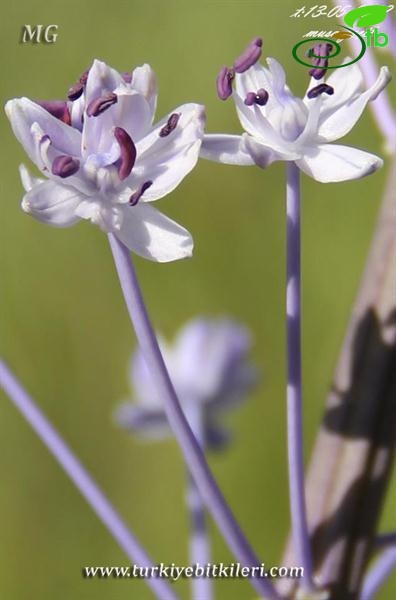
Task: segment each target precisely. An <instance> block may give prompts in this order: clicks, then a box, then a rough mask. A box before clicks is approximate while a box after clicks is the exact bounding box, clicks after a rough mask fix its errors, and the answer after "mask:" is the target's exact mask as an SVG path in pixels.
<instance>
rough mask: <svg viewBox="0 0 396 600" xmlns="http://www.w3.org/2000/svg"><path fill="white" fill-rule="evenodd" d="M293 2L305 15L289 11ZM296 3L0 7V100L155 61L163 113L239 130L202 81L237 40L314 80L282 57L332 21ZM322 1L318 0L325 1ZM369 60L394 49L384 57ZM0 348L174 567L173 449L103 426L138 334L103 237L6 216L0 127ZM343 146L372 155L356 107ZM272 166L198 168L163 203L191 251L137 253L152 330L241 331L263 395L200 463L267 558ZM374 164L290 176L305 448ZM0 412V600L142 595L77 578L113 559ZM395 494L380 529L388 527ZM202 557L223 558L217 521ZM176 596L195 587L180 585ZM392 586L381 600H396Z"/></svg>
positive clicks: (276, 241)
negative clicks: (256, 40)
mask: <svg viewBox="0 0 396 600" xmlns="http://www.w3.org/2000/svg"><path fill="white" fill-rule="evenodd" d="M301 5H302V3H301ZM298 6H300V4H299V3H296V2H294V1H291V0H287V1H286V0H285V1H283V2H277V1H275V0H274V1H267V0H257V1H256V0H211V1H209V0H201V1H199V2H197V1H195V2H193V1H192V0H183V1H182V0H164V1H162V0H129V1H126V0H115V2H105V1H104V0H96V2H92V1H87V2H77V1H76V0H69V2H60V1H59V0H53V1H52V2H44V1H42V0H36V1H35V2H27V0H21V1H19V2H12V3H8V4H7V6H6V7H5V8H3V19H2V35H1V38H0V45H1V56H2V59H1V60H2V70H1V73H2V76H1V83H0V85H1V100H2V103H3V104H4V102H5V101H6V100H7V99H8V98H11V97H15V96H22V95H26V96H28V97H30V98H43V99H44V98H59V97H62V96H64V95H65V93H66V90H67V89H68V87H69V86H70V85H71V84H72V83H74V81H75V80H76V78H77V77H78V76H79V74H80V73H82V72H83V71H84V70H85V69H86V68H87V67H88V66H89V64H90V63H91V61H92V59H93V58H95V57H97V58H101V59H103V60H105V61H106V62H108V63H109V64H111V65H114V66H115V67H116V68H117V69H119V70H127V69H131V68H132V67H134V66H137V65H139V64H141V63H143V62H148V63H150V64H151V65H152V66H153V68H154V69H155V71H156V73H157V76H158V80H159V89H160V96H159V107H158V115H159V116H161V115H163V114H165V113H166V112H167V111H169V110H171V109H172V108H174V107H175V106H177V105H178V104H180V103H183V102H186V101H196V102H201V103H203V104H205V105H206V106H207V115H208V126H207V129H208V131H211V132H216V131H225V132H239V131H240V126H239V124H238V121H237V118H236V115H235V110H234V106H233V103H232V101H229V102H226V103H223V102H220V101H219V100H218V99H217V97H216V93H215V85H214V82H215V77H216V74H217V72H218V69H219V67H220V66H221V65H223V64H231V63H232V61H233V59H234V57H235V56H236V55H237V54H238V53H240V51H241V50H243V48H244V47H245V46H246V44H247V42H248V41H249V40H250V39H251V38H252V37H253V36H256V35H261V36H263V38H264V54H269V55H273V56H275V57H277V58H278V59H279V60H281V62H282V63H283V64H284V65H285V68H286V69H287V72H288V80H289V83H290V85H291V86H292V88H293V90H294V91H296V92H300V93H301V94H303V92H304V89H305V86H306V84H307V79H308V77H307V71H306V69H305V68H304V67H302V66H301V65H299V64H297V63H296V62H295V61H294V60H293V58H292V57H291V48H292V47H293V45H294V44H295V43H296V42H297V41H298V40H299V39H300V37H301V35H302V34H303V33H305V32H307V31H309V30H310V29H330V28H331V27H330V26H329V24H330V23H333V22H334V21H333V20H331V19H327V18H321V19H320V18H319V19H315V20H314V19H311V18H306V19H304V18H300V19H296V18H289V15H290V14H291V13H292V12H294V10H295V9H296V8H298ZM329 8H330V3H329ZM27 23H28V24H32V25H34V24H37V23H42V24H50V23H55V24H58V25H59V37H58V40H57V42H56V43H55V44H52V45H51V44H47V45H45V44H42V45H38V44H21V43H19V39H20V31H21V27H22V26H23V25H24V24H27ZM378 59H379V61H380V62H381V63H382V64H385V63H389V62H390V56H389V55H388V54H386V53H385V52H383V53H380V52H378ZM0 127H1V147H2V152H1V156H2V173H1V183H0V185H1V192H2V193H1V204H0V215H1V237H0V315H1V316H0V340H1V353H2V355H3V356H5V357H6V359H7V361H8V362H9V364H10V365H11V366H12V368H13V369H14V370H15V371H16V373H17V374H18V375H19V376H20V378H21V379H22V380H23V382H24V383H25V385H26V386H27V387H28V389H29V390H30V391H31V392H32V394H33V395H34V396H35V397H36V399H37V400H38V402H39V404H40V406H41V407H42V408H43V409H44V410H45V411H46V413H47V414H48V416H49V417H50V418H51V419H52V420H53V422H54V423H55V424H56V426H57V427H58V428H59V430H61V432H62V433H63V435H64V436H65V438H66V440H68V441H69V442H70V444H71V446H72V448H73V449H74V450H75V451H76V452H77V453H78V454H79V456H80V457H81V459H82V460H83V461H84V462H85V464H86V465H87V467H88V468H89V469H90V470H91V472H92V473H93V475H94V476H95V478H96V479H97V480H98V482H99V483H100V484H101V485H102V486H103V488H104V489H105V490H106V492H107V494H108V496H109V497H110V498H111V499H112V501H113V502H114V504H115V505H116V506H117V507H118V508H119V510H120V511H121V513H122V514H123V515H124V516H125V518H126V520H127V521H128V522H129V523H130V525H131V527H133V528H134V530H135V532H136V533H137V535H138V536H139V537H140V539H141V540H142V541H143V542H144V544H145V545H146V546H147V549H148V550H149V552H150V553H151V554H152V556H153V557H154V560H156V561H158V562H159V561H162V562H165V563H171V562H175V563H176V564H187V562H188V556H187V518H186V514H185V509H184V483H185V473H184V468H183V464H182V460H181V458H180V454H179V452H178V449H177V447H176V445H175V443H173V442H171V441H169V442H166V443H164V444H162V445H161V446H160V445H145V444H141V443H138V442H136V441H135V440H133V439H131V438H128V436H127V435H126V434H125V432H123V431H120V430H118V429H117V428H116V427H115V426H114V425H113V423H112V418H111V414H112V411H113V409H114V407H115V405H116V403H117V402H118V401H119V400H120V399H121V398H123V397H125V396H126V394H127V390H128V388H127V378H126V369H127V363H128V360H129V357H130V354H131V351H132V349H133V347H134V344H135V340H134V336H133V333H132V330H131V326H130V323H129V320H128V316H127V313H126V310H125V307H124V302H123V298H122V295H121V292H120V289H119V287H118V284H117V279H116V275H115V272H114V267H113V264H112V259H111V255H110V251H109V248H108V244H107V239H106V236H105V235H104V234H103V233H102V232H101V231H99V230H98V229H96V228H95V227H93V226H92V225H90V224H88V223H82V224H80V225H78V226H75V227H73V228H70V229H66V230H56V229H52V228H50V227H47V226H45V225H42V224H41V223H38V222H35V221H34V220H33V219H31V218H29V217H28V216H26V215H25V214H24V213H22V211H21V210H20V208H19V203H20V199H21V195H22V188H21V184H20V182H19V177H18V173H17V166H18V164H19V163H20V162H21V161H25V160H26V159H25V156H24V152H23V150H22V149H21V148H20V147H19V145H18V143H17V142H16V140H15V139H14V137H13V135H12V133H11V129H10V127H9V124H8V122H7V119H6V117H5V116H4V115H3V116H2V118H1V119H0ZM347 142H349V143H351V144H356V145H357V146H358V147H362V148H367V149H369V150H370V151H373V152H377V153H379V154H381V152H382V148H381V139H380V136H379V134H378V133H377V131H376V128H375V125H374V122H373V120H372V118H371V116H370V114H368V113H367V114H365V116H364V117H363V119H362V120H361V122H360V123H359V125H358V126H357V127H356V128H355V130H354V132H353V133H352V134H351V135H350V136H349V139H348V140H347ZM284 171H285V168H284V165H282V164H276V165H274V166H272V167H271V168H270V169H269V170H268V171H267V172H263V171H261V170H259V169H258V168H242V167H241V168H237V167H235V168H233V167H227V166H222V165H216V164H213V163H208V162H205V161H202V162H200V163H199V164H198V167H197V168H196V169H195V171H194V172H193V173H192V174H191V176H190V177H188V178H187V179H186V180H185V181H184V182H183V184H182V185H181V186H180V187H179V188H178V189H177V190H176V191H175V192H174V193H173V194H172V195H171V196H170V197H169V198H166V199H164V200H162V201H160V203H159V204H158V206H159V207H160V208H161V209H162V210H163V211H164V212H166V213H167V214H169V215H171V216H172V217H174V218H175V219H176V220H178V221H179V222H180V223H182V224H184V225H185V226H186V227H187V228H188V229H189V230H190V231H191V232H192V233H193V235H194V239H195V254H194V258H193V259H192V260H189V261H184V262H180V263H175V264H169V265H157V264H151V263H149V262H144V261H143V260H140V259H137V260H136V262H137V266H138V271H139V275H140V277H141V282H142V286H143V289H144V293H145V296H146V298H147V302H148V305H149V308H150V311H151V314H152V318H153V320H154V323H155V325H156V327H157V328H158V329H159V330H161V331H162V332H163V333H164V334H165V335H166V336H172V335H173V334H174V332H175V331H176V330H177V328H178V327H179V326H180V325H181V324H182V323H183V322H184V321H185V320H186V319H189V318H191V317H192V316H194V315H197V314H209V315H212V314H214V315H217V314H229V315H231V316H234V317H235V318H237V319H240V320H241V321H242V322H244V323H246V324H247V325H248V326H249V327H250V328H251V329H252V331H253V332H254V338H255V347H254V359H255V361H256V363H257V364H258V365H259V366H260V368H261V369H262V372H263V378H262V385H261V387H260V389H259V390H258V391H257V393H256V394H255V395H254V396H253V397H252V398H251V399H250V401H249V402H248V403H246V405H245V406H244V407H243V408H241V410H240V411H239V412H238V413H236V414H235V415H234V416H233V417H232V420H233V422H232V426H233V429H234V430H235V444H234V445H232V447H231V448H230V449H229V450H228V451H227V453H226V454H224V455H219V456H215V457H212V458H211V465H212V467H213V469H214V472H215V474H216V476H217V477H218V480H219V482H220V484H221V486H222V488H223V489H224V491H225V494H226V496H227V498H228V499H229V501H230V503H231V505H232V507H233V509H234V511H235V513H236V515H237V517H238V519H239V520H240V522H241V524H242V526H243V527H244V529H245V531H246V533H247V535H248V536H249V537H250V539H251V540H252V542H253V544H254V546H255V548H256V549H257V551H258V552H259V553H260V556H262V557H263V560H264V561H265V562H266V563H267V564H268V565H270V564H277V562H278V561H279V559H280V556H281V552H282V547H283V543H284V540H285V536H286V534H287V531H288V527H289V516H288V503H287V477H286V454H285V401H284V374H285V362H284V358H285V348H284V308H285V306H284V292H285V290H284V283H285V282H284V267H285V264H284V262H285V260H284V259H285V256H284V242H285V206H284V204H285V202H284V184H285V181H284V175H285V173H284ZM386 174H387V167H386V166H385V168H384V169H383V170H382V171H381V172H379V173H377V174H375V175H374V176H371V177H369V178H367V179H365V180H362V181H356V182H349V183H345V184H330V185H323V184H319V183H316V182H314V181H312V180H308V178H306V177H304V178H303V265H304V267H303V268H304V281H303V285H304V292H303V302H304V388H305V408H306V411H305V426H306V450H307V452H308V451H309V450H310V448H311V446H312V442H313V439H314V436H315V430H316V428H317V425H318V422H319V420H320V417H321V413H322V406H323V402H324V398H325V395H326V390H327V388H328V384H329V381H330V378H331V374H332V371H333V367H334V363H335V360H336V357H337V351H338V349H339V347H340V343H341V340H342V337H343V331H344V327H345V325H346V322H347V319H348V314H349V310H350V307H351V305H352V302H353V298H354V294H355V291H356V288H357V284H358V281H359V277H360V273H361V270H362V267H363V264H364V260H365V255H366V252H367V249H368V245H369V241H370V237H371V233H372V229H373V226H374V223H375V219H376V212H377V209H378V205H379V202H380V196H381V193H382V190H383V186H384V183H385V180H386ZM0 400H1V402H0V475H1V480H2V485H1V487H2V491H1V494H0V528H1V532H2V533H1V544H0V595H1V597H2V598H7V599H10V600H16V599H18V600H53V599H54V598H56V599H57V600H70V599H73V600H77V599H78V600H102V599H103V600H108V599H109V598H111V599H112V600H124V599H127V598H139V600H144V599H145V598H147V599H148V598H151V597H152V595H151V592H149V590H148V588H147V587H146V586H145V584H144V583H143V582H138V581H131V580H123V581H122V580H113V579H111V580H85V579H83V577H82V576H81V569H82V567H83V566H86V565H127V564H128V560H126V558H125V556H124V555H123V553H122V552H121V551H120V550H119V548H118V547H117V545H116V544H115V542H114V541H113V540H112V539H111V538H110V536H109V535H108V533H107V532H106V531H105V529H104V528H103V526H102V525H101V523H99V522H98V520H97V519H96V517H95V516H94V515H93V514H92V513H91V511H90V509H89V508H88V507H87V505H86V503H85V502H84V501H83V500H82V499H81V497H80V496H79V494H78V493H77V492H76V490H75V489H74V487H73V485H72V484H71V483H70V482H69V481H68V479H67V478H66V477H65V475H64V474H63V473H62V472H61V471H60V469H59V468H58V466H57V465H56V464H55V462H54V460H53V459H52V458H51V457H50V456H49V455H48V452H47V451H46V449H45V448H44V447H43V445H42V443H41V442H40V441H39V440H38V439H37V438H36V436H35V435H34V434H33V433H32V432H31V430H30V429H29V427H28V426H27V425H26V423H25V422H24V421H23V420H22V418H21V417H20V415H19V414H17V412H16V410H15V409H14V407H13V406H12V405H11V404H10V403H9V402H8V400H7V399H6V398H5V397H4V396H3V395H2V396H1V399H0ZM395 502H396V494H395V490H394V489H393V491H392V492H391V496H390V499H389V503H388V506H389V508H388V510H387V512H386V516H385V523H384V527H385V525H387V526H388V527H394V526H395V524H396V514H395V511H394V510H392V506H394V504H395ZM213 537H214V550H213V558H214V560H216V561H217V562H220V561H223V562H225V561H229V560H231V555H230V553H229V552H228V550H227V549H226V548H225V545H224V543H223V541H222V539H221V538H220V536H219V534H218V533H217V532H215V530H214V528H213ZM216 585H217V587H218V590H219V595H218V598H219V599H221V600H222V599H223V598H227V599H228V600H232V599H238V600H240V599H242V598H250V597H252V591H251V589H250V588H249V586H248V584H247V583H246V582H238V581H226V580H222V581H221V582H219V583H217V584H216ZM177 588H178V589H180V592H181V593H182V595H183V597H185V598H187V594H188V583H187V582H186V581H184V582H182V583H181V584H177ZM395 593H396V583H395V582H394V583H393V587H392V583H390V584H389V585H388V586H387V588H386V590H385V591H384V592H383V593H382V595H381V598H383V599H384V600H385V599H386V598H389V599H390V598H393V597H394V594H395Z"/></svg>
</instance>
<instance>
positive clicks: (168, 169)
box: [6, 60, 205, 262]
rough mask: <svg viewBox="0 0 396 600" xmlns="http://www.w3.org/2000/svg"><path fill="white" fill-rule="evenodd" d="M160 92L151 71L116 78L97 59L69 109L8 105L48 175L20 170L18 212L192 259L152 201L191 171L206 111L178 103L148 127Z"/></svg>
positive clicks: (52, 104)
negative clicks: (89, 227)
mask: <svg viewBox="0 0 396 600" xmlns="http://www.w3.org/2000/svg"><path fill="white" fill-rule="evenodd" d="M156 88H157V86H156V80H155V76H154V73H153V71H152V70H151V68H150V67H149V66H148V65H143V66H142V67H138V68H136V69H135V70H134V71H133V72H132V75H131V74H129V75H128V74H123V75H122V74H120V73H118V72H117V71H115V70H114V69H112V68H110V67H109V66H107V65H106V64H105V63H103V62H100V61H98V60H95V61H94V62H93V65H92V67H91V68H90V70H89V71H88V72H87V73H84V74H83V75H82V76H81V78H80V80H79V81H78V82H77V84H76V85H74V86H73V87H72V88H71V89H70V90H69V94H68V98H69V99H68V101H66V102H62V101H47V102H33V101H31V100H29V99H27V98H19V99H14V100H10V101H9V102H8V103H7V105H6V113H7V115H8V117H9V119H10V121H11V125H12V128H13V131H14V133H15V135H16V137H17V138H18V140H19V141H20V142H21V144H22V145H23V146H24V148H25V150H26V152H27V154H28V155H29V157H30V159H31V160H32V161H33V162H34V163H35V164H36V165H37V167H38V168H39V169H40V171H41V172H42V174H43V175H44V176H45V177H46V178H47V179H37V178H33V177H31V176H30V175H29V173H28V172H27V170H26V168H25V167H24V166H21V177H22V182H23V185H24V187H25V190H26V192H27V193H26V194H25V196H24V198H23V202H22V208H23V209H24V210H25V211H26V212H28V213H30V214H31V215H32V216H34V217H35V218H37V219H39V220H40V221H43V222H44V223H49V224H51V225H54V226H57V227H67V226H69V225H73V224H74V223H76V222H77V221H79V220H80V219H89V220H91V221H92V222H94V223H96V224H97V225H99V226H100V227H101V228H102V229H103V230H104V231H106V232H112V233H114V234H115V235H116V236H117V237H118V238H119V239H120V240H121V241H122V242H123V243H124V244H125V245H126V246H128V248H129V249H130V250H133V251H134V252H136V253H137V254H140V255H141V256H144V257H146V258H149V259H152V260H156V261H161V262H165V261H170V260H175V259H178V258H184V257H186V256H190V255H191V252H192V247H193V242H192V239H191V236H190V234H189V233H188V231H186V230H185V229H184V228H183V227H181V226H180V225H178V224H177V223H175V222H174V221H172V220H171V219H169V218H168V217H166V216H165V215H163V214H161V213H160V212H158V211H157V210H155V209H154V208H153V207H152V206H151V205H150V204H149V203H150V202H152V201H154V200H158V199H159V198H162V197H163V196H165V195H166V194H168V193H169V192H171V191H172V190H173V189H174V188H175V187H176V186H177V185H178V184H179V183H180V182H181V181H182V179H183V178H184V177H185V176H186V175H187V174H188V173H189V172H190V171H191V169H192V168H193V167H194V166H195V164H196V162H197V159H198V155H199V149H200V145H201V140H202V136H203V127H204V122H205V114H204V108H203V107H202V106H201V105H198V104H183V105H182V106H179V107H178V108H176V109H175V110H174V111H173V112H172V113H171V114H170V115H168V116H166V117H165V118H164V119H163V120H162V121H160V122H159V123H158V124H156V125H153V118H154V113H155V107H156V100H157V90H156Z"/></svg>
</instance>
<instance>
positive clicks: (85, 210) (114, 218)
mask: <svg viewBox="0 0 396 600" xmlns="http://www.w3.org/2000/svg"><path fill="white" fill-rule="evenodd" d="M76 214H77V215H78V216H79V217H80V218H81V219H86V220H88V221H91V222H92V223H95V225H98V227H100V228H101V230H102V231H105V232H106V233H117V231H118V230H119V229H120V227H121V223H122V219H123V212H122V209H121V208H120V207H119V206H114V205H113V204H111V203H110V202H108V203H103V202H101V201H100V200H98V199H95V198H86V197H85V198H84V199H83V200H82V201H81V202H80V203H79V205H78V207H77V208H76Z"/></svg>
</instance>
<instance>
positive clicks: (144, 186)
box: [129, 181, 153, 206]
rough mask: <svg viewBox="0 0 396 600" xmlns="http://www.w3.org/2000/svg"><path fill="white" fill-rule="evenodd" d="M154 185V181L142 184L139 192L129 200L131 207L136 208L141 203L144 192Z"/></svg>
mask: <svg viewBox="0 0 396 600" xmlns="http://www.w3.org/2000/svg"><path fill="white" fill-rule="evenodd" d="M152 185H153V182H152V181H145V182H144V183H142V185H141V186H140V188H139V189H138V190H136V192H134V193H133V194H132V196H131V197H130V198H129V204H130V205H131V206H136V204H137V203H138V202H139V200H140V198H141V197H142V195H143V194H144V192H145V191H146V190H147V189H148V188H149V187H150V186H152Z"/></svg>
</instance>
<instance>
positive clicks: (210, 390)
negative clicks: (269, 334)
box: [174, 318, 251, 408]
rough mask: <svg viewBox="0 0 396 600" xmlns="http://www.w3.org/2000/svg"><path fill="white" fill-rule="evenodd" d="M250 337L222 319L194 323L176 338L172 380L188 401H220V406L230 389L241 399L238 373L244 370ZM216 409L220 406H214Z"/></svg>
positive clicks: (230, 391) (231, 322)
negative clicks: (183, 392) (174, 374)
mask: <svg viewBox="0 0 396 600" xmlns="http://www.w3.org/2000/svg"><path fill="white" fill-rule="evenodd" d="M250 346H251V342H250V336H249V334H248V332H247V330H246V329H245V328H244V327H241V326H239V325H237V324H236V323H234V322H233V321H231V320H229V319H225V318H218V319H194V320H193V321H191V322H190V323H188V324H187V325H186V326H185V327H183V329H182V330H181V332H180V333H179V334H178V336H177V338H176V340H175V344H174V350H175V356H174V363H175V365H176V366H177V368H175V369H174V371H175V372H176V374H177V376H176V380H177V381H178V383H179V387H180V389H181V390H185V394H186V395H187V397H188V398H190V399H191V398H192V399H194V398H197V399H201V401H203V402H215V403H217V400H218V398H219V397H222V399H223V402H224V405H223V407H225V405H226V404H227V399H228V397H229V395H230V393H232V394H233V393H234V392H233V388H235V389H234V391H235V393H236V395H238V393H239V395H241V394H242V395H243V391H245V392H246V390H243V391H242V390H241V386H239V383H238V391H237V389H236V383H237V382H241V381H242V379H241V378H240V377H239V371H240V369H241V368H242V369H243V370H244V365H245V362H244V361H245V358H246V357H247V353H248V351H249V350H250ZM218 408H220V406H218Z"/></svg>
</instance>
